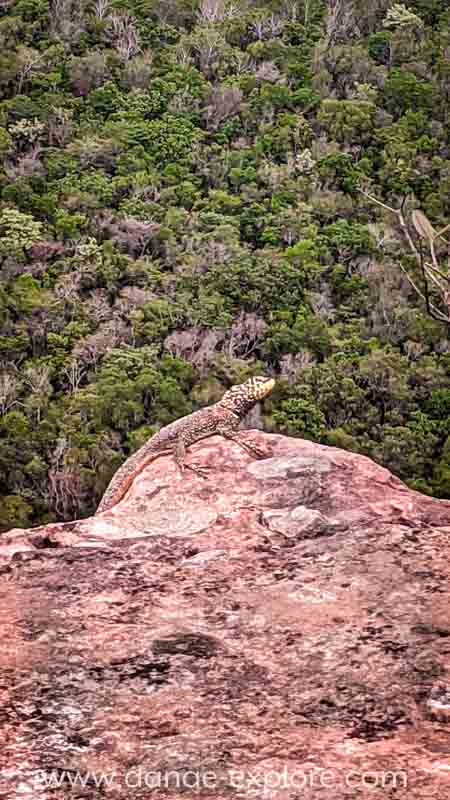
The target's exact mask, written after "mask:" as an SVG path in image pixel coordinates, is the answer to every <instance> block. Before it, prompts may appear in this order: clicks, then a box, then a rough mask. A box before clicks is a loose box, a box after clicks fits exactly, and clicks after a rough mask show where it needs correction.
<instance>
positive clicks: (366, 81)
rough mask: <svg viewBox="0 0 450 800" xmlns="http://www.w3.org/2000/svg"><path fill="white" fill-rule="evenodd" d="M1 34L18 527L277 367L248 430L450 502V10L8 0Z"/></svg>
mask: <svg viewBox="0 0 450 800" xmlns="http://www.w3.org/2000/svg"><path fill="white" fill-rule="evenodd" d="M0 44H1V47H0V92H1V95H0V98H1V99H0V270H1V274H0V319H1V326H0V414H1V416H0V529H1V530H5V529H8V528H10V527H13V526H31V525H36V524H39V523H44V522H47V521H56V520H68V519H71V518H73V517H84V516H87V515H89V514H92V513H93V512H94V510H95V508H96V506H97V504H98V502H99V499H100V497H101V495H102V493H103V491H104V490H105V487H106V485H107V483H108V482H109V479H110V478H111V476H112V474H113V473H114V472H115V470H116V469H117V468H118V466H119V465H120V464H121V463H122V462H123V461H124V460H125V458H126V457H127V456H128V455H130V454H131V453H132V452H133V451H134V450H135V449H136V448H137V447H138V446H140V445H141V444H143V443H144V441H146V439H147V438H148V437H149V436H151V435H152V433H154V432H155V431H156V430H158V429H159V428H160V427H161V426H163V425H165V424H167V423H168V422H170V421H172V420H173V419H176V418H177V417H180V416H183V415H185V414H187V413H190V412H191V411H193V410H195V409H197V408H200V407H201V406H202V405H205V404H210V403H213V402H215V401H217V400H218V399H219V398H220V397H221V395H222V394H223V392H224V391H225V390H226V389H227V388H228V387H229V386H231V385H232V384H233V383H238V382H240V381H242V380H244V379H246V378H247V377H249V376H251V375H254V374H258V373H263V374H264V373H268V374H270V375H273V376H274V377H275V378H276V379H277V384H276V390H275V391H274V392H273V394H272V395H271V397H270V398H269V399H267V400H266V402H265V403H264V407H263V408H262V409H261V410H260V411H259V412H258V413H257V414H256V415H254V416H253V418H252V420H251V422H252V426H253V427H255V426H256V427H260V428H263V429H264V430H266V431H269V432H278V433H285V434H288V435H291V436H298V437H304V438H310V439H313V440H315V441H317V442H321V443H323V444H326V445H331V446H336V447H341V448H345V449H347V450H351V451H354V452H357V453H362V454H364V455H367V456H369V457H371V458H372V459H374V460H375V461H376V462H378V463H380V464H382V465H384V466H385V467H387V468H388V469H390V470H392V471H393V472H394V473H395V474H396V475H398V476H399V477H400V478H401V479H402V480H404V481H405V482H406V483H407V484H408V485H409V486H410V487H412V488H414V489H417V490H418V491H421V492H423V493H426V494H432V495H434V496H436V497H441V498H450V340H449V331H450V316H449V314H450V294H449V292H450V284H449V275H450V267H449V259H450V255H449V253H450V250H449V245H448V238H447V233H446V226H447V225H448V223H449V222H450V115H449V108H450V105H449V100H450V10H449V5H448V0H405V2H404V3H393V2H392V1H391V0H327V1H326V0H262V1H261V2H260V1H259V0H50V1H49V0H1V3H0ZM448 233H449V236H450V231H448Z"/></svg>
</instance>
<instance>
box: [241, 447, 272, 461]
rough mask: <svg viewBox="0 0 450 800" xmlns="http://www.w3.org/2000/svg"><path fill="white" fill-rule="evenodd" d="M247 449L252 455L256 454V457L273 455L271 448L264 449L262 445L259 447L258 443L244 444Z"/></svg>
mask: <svg viewBox="0 0 450 800" xmlns="http://www.w3.org/2000/svg"><path fill="white" fill-rule="evenodd" d="M244 446H245V449H246V450H247V452H248V453H249V454H250V455H251V456H255V458H270V457H271V455H272V451H271V450H263V448H262V447H257V446H256V445H253V444H251V445H249V444H246V445H244Z"/></svg>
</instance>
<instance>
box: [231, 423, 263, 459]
mask: <svg viewBox="0 0 450 800" xmlns="http://www.w3.org/2000/svg"><path fill="white" fill-rule="evenodd" d="M240 433H241V432H240V431H234V430H226V429H225V430H222V431H221V434H222V436H224V437H225V439H230V441H232V442H236V444H238V445H239V447H242V449H243V450H245V452H246V453H248V454H249V455H251V456H255V457H256V458H268V457H270V453H268V452H267V451H266V450H263V449H262V447H258V446H257V445H255V444H250V442H246V441H245V439H241V438H240Z"/></svg>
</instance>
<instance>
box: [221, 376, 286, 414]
mask: <svg viewBox="0 0 450 800" xmlns="http://www.w3.org/2000/svg"><path fill="white" fill-rule="evenodd" d="M274 386H275V381H274V379H273V378H267V377H265V376H264V375H255V376H254V377H253V378H249V379H248V381H245V383H240V384H238V385H236V386H232V387H231V389H228V392H225V394H224V396H223V397H222V400H221V401H220V403H221V405H223V406H225V408H228V409H230V411H234V412H235V413H236V414H239V415H242V414H243V413H246V412H247V411H249V410H250V409H251V408H252V406H254V405H255V403H257V402H258V401H259V400H263V398H264V397H267V395H268V394H270V392H271V391H272V389H273V387H274Z"/></svg>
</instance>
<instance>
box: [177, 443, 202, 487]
mask: <svg viewBox="0 0 450 800" xmlns="http://www.w3.org/2000/svg"><path fill="white" fill-rule="evenodd" d="M174 458H175V462H176V464H177V465H178V467H179V469H180V471H181V473H183V472H184V470H185V469H190V470H192V472H195V473H196V474H197V475H200V477H202V478H207V477H208V476H207V473H208V467H199V466H198V464H188V463H187V461H186V444H185V442H184V440H183V439H178V441H177V443H176V446H175V451H174Z"/></svg>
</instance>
